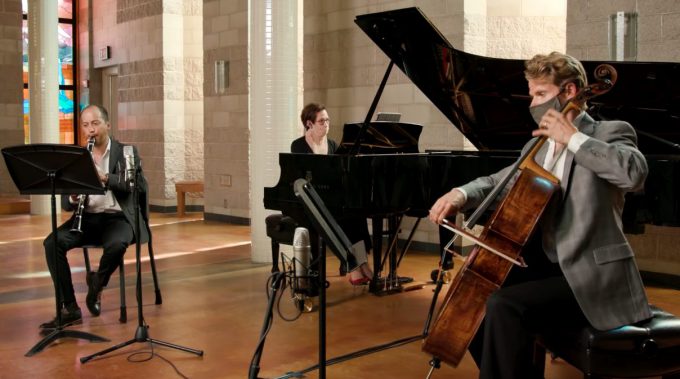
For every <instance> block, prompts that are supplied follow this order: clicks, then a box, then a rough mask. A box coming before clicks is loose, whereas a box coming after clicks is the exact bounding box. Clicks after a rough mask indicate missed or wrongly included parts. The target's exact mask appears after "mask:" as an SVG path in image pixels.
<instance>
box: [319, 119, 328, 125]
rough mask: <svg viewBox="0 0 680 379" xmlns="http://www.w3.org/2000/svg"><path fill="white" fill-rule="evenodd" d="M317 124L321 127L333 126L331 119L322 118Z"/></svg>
mask: <svg viewBox="0 0 680 379" xmlns="http://www.w3.org/2000/svg"><path fill="white" fill-rule="evenodd" d="M316 123H317V124H319V125H323V124H328V125H330V124H331V119H330V118H322V119H320V120H316Z"/></svg>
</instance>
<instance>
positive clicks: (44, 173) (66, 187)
mask: <svg viewBox="0 0 680 379" xmlns="http://www.w3.org/2000/svg"><path fill="white" fill-rule="evenodd" d="M2 155H3V156H4V158H5V164H6V165H7V171H8V172H9V174H10V176H11V177H12V181H14V184H15V185H16V186H17V189H19V193H21V194H22V195H50V210H51V224H52V239H53V242H54V250H53V251H51V252H50V253H51V254H52V255H53V257H54V260H55V262H56V270H55V272H56V273H55V277H54V283H55V288H54V290H55V291H54V293H55V296H54V297H55V302H56V310H57V316H56V319H55V322H56V326H57V327H56V328H55V329H54V330H53V331H52V332H51V333H49V334H48V335H47V336H45V337H44V338H43V339H42V340H41V341H39V342H38V343H37V344H36V345H35V346H33V347H32V348H31V349H30V350H29V351H28V352H27V353H26V354H25V355H26V356H27V357H31V356H33V355H35V354H37V353H39V352H41V351H42V350H43V349H44V348H45V347H46V346H47V345H49V344H50V343H52V342H54V341H56V340H58V339H60V338H67V337H70V338H82V339H85V340H88V341H92V342H103V341H108V340H107V339H105V338H103V337H99V336H97V335H94V334H91V333H87V332H82V331H74V330H65V329H64V328H65V327H66V326H67V325H64V324H63V323H62V320H61V300H62V296H61V288H60V286H59V283H60V282H59V260H58V259H56V256H57V251H56V248H57V240H58V238H57V233H58V232H57V216H56V213H57V202H56V194H73V193H78V194H104V192H105V190H104V187H103V185H102V183H101V182H100V181H99V176H98V175H97V169H96V168H95V166H94V162H93V161H92V157H91V156H90V152H89V151H87V149H85V148H84V147H80V146H71V145H59V144H33V145H19V146H10V147H6V148H4V149H2Z"/></svg>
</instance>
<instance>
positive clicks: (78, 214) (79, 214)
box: [70, 137, 94, 233]
mask: <svg viewBox="0 0 680 379" xmlns="http://www.w3.org/2000/svg"><path fill="white" fill-rule="evenodd" d="M93 148H94V137H90V139H89V140H87V151H89V152H90V154H92V149H93ZM86 201H87V195H78V206H77V207H76V211H75V218H74V219H73V226H72V227H71V230H70V231H71V232H73V233H82V232H83V231H82V230H81V229H80V225H81V223H82V221H83V211H84V210H85V202H86Z"/></svg>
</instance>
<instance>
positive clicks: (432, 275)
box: [430, 268, 453, 284]
mask: <svg viewBox="0 0 680 379" xmlns="http://www.w3.org/2000/svg"><path fill="white" fill-rule="evenodd" d="M452 275H453V274H451V271H449V270H444V271H443V272H442V276H443V277H442V280H443V281H444V284H449V283H451V277H452ZM438 278H439V269H438V268H437V269H434V270H432V272H430V279H432V282H434V283H437V279H438Z"/></svg>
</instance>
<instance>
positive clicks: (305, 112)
mask: <svg viewBox="0 0 680 379" xmlns="http://www.w3.org/2000/svg"><path fill="white" fill-rule="evenodd" d="M325 109H326V106H325V105H323V104H317V103H309V104H307V105H305V107H304V108H302V112H301V113H300V120H301V121H302V126H304V127H305V130H307V129H309V127H307V121H311V122H312V123H315V122H316V115H317V114H318V113H319V112H321V111H323V110H325Z"/></svg>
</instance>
